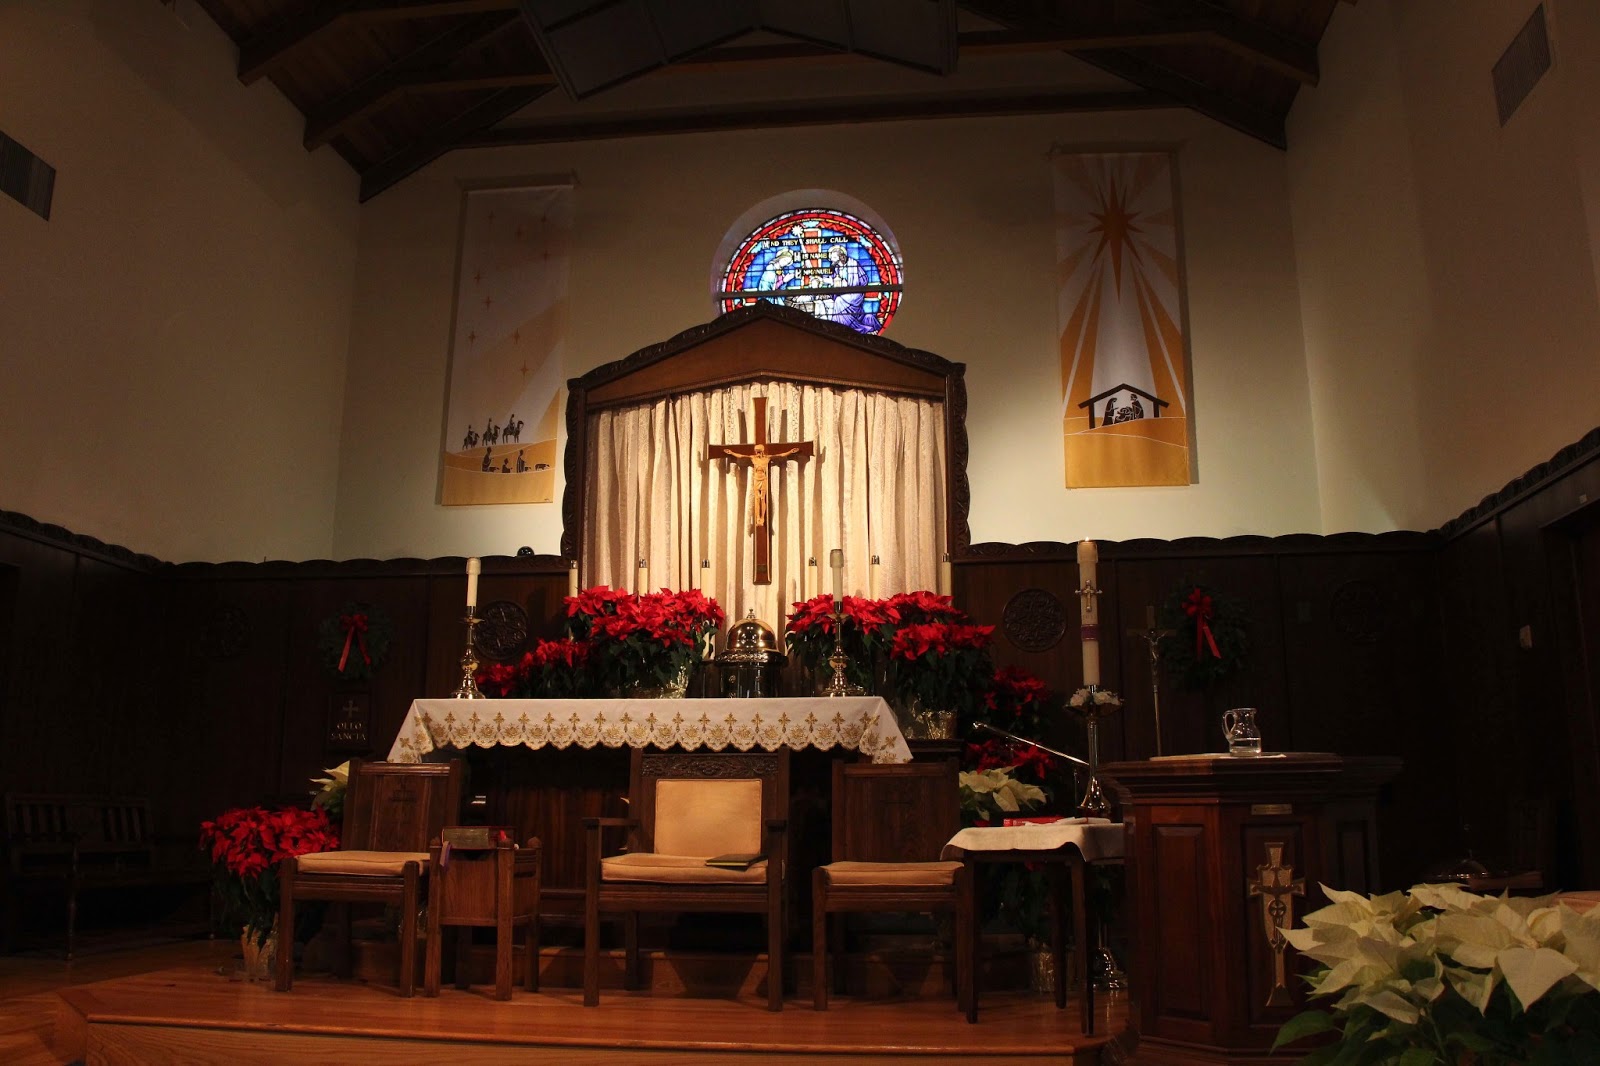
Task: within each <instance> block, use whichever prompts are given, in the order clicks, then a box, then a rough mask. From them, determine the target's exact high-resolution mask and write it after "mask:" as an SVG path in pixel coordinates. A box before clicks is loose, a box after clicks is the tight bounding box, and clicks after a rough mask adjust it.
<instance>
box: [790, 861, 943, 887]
mask: <svg viewBox="0 0 1600 1066" xmlns="http://www.w3.org/2000/svg"><path fill="white" fill-rule="evenodd" d="M959 869H961V864H960V863H959V862H833V863H829V864H828V865H827V866H824V867H822V872H823V873H824V874H825V875H826V876H827V878H828V881H829V883H830V884H835V885H876V886H882V887H886V888H921V887H927V886H931V885H953V884H955V881H956V871H957V870H959Z"/></svg>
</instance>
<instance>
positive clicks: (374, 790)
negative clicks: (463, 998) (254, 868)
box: [274, 759, 465, 996]
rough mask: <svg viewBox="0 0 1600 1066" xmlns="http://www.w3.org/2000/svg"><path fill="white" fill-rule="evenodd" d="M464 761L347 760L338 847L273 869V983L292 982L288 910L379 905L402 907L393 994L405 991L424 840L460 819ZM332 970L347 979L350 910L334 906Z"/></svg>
mask: <svg viewBox="0 0 1600 1066" xmlns="http://www.w3.org/2000/svg"><path fill="white" fill-rule="evenodd" d="M464 777H465V774H464V771H463V763H462V761H461V760H460V759H451V760H450V761H449V762H447V763H389V762H373V763H368V762H362V761H361V760H360V759H351V760H350V779H349V784H348V786H347V787H346V790H345V797H344V828H343V830H342V831H341V832H340V836H339V850H338V851H324V852H314V853H312V854H309V855H301V856H300V857H299V858H298V859H285V860H284V861H283V865H282V866H281V867H280V868H279V870H278V895H279V903H278V959H277V971H278V972H277V976H276V980H275V982H274V987H275V988H276V989H277V990H278V991H279V992H287V991H288V990H289V989H290V988H292V987H293V985H294V961H293V951H294V912H295V905H296V904H298V903H300V902H301V901H303V900H326V901H328V902H333V903H344V904H349V903H384V904H389V905H392V906H394V907H397V908H398V909H399V911H400V974H399V992H400V995H402V996H410V995H412V994H413V992H415V990H416V979H417V911H418V908H419V907H420V905H421V902H422V884H423V877H424V875H425V874H426V873H427V871H428V845H429V843H430V842H431V841H432V840H433V839H434V838H435V837H437V836H438V835H439V833H440V831H441V830H442V829H443V828H444V827H445V826H446V825H453V824H455V823H456V822H458V821H459V820H460V808H461V789H462V783H463V778H464ZM340 910H341V913H340V916H339V921H340V925H339V956H338V962H337V968H336V970H335V973H337V974H338V975H339V976H340V977H349V976H350V973H351V964H350V925H351V923H350V910H349V908H348V907H343V908H341V909H340Z"/></svg>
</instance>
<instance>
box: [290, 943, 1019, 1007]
mask: <svg viewBox="0 0 1600 1066" xmlns="http://www.w3.org/2000/svg"><path fill="white" fill-rule="evenodd" d="M354 947H355V957H354V974H355V977H356V978H357V979H359V980H363V981H366V982H369V983H371V984H376V985H393V984H394V982H395V968H396V966H397V965H398V960H397V959H396V954H397V950H396V945H395V944H394V943H392V942H388V943H385V942H382V941H358V942H356V944H355V945H354ZM422 954H423V953H422V951H420V950H419V951H418V952H417V957H418V963H417V966H418V969H417V978H416V980H417V987H418V988H421V987H422V978H423V973H422V968H421V966H422V962H421V960H422ZM639 961H640V969H641V971H642V972H641V974H640V978H641V986H642V988H643V989H645V990H648V991H650V992H651V993H653V994H655V995H668V996H702V997H717V996H725V997H732V996H755V997H761V998H765V996H766V994H767V993H766V989H767V956H766V953H765V952H761V953H751V952H728V953H724V952H704V951H680V950H654V951H648V950H647V951H643V952H642V953H641V956H640V960H639ZM829 961H830V965H831V966H834V967H837V966H839V965H843V966H844V968H845V969H844V974H845V976H844V987H845V990H846V992H847V993H848V994H850V995H855V996H863V997H865V998H868V999H886V998H892V997H897V996H904V997H918V998H935V999H936V998H939V997H949V996H953V994H954V993H953V991H952V990H953V988H954V980H955V975H954V968H953V960H952V959H951V958H950V956H949V955H948V954H947V953H945V952H942V951H939V950H930V949H928V948H924V947H917V946H906V947H895V946H881V947H877V948H873V949H871V950H866V951H860V952H850V953H847V954H846V955H845V956H844V958H843V960H842V963H841V960H839V959H830V960H829ZM1031 961H1032V960H1031V958H1030V956H1029V954H1028V953H1027V952H1026V951H1025V950H1022V949H1021V948H1020V947H1017V948H1009V947H1007V948H1004V949H1001V950H995V951H991V952H986V953H985V955H984V957H983V960H982V962H981V964H980V969H979V974H978V977H979V984H980V987H981V988H982V989H984V991H985V992H989V991H995V992H1017V991H1025V990H1026V989H1027V988H1028V983H1029V976H1030V969H1031ZM467 962H468V967H469V970H468V975H467V979H468V982H469V983H470V984H474V985H483V984H489V983H492V982H493V980H494V947H493V945H492V944H484V943H475V944H473V946H472V948H471V949H470V951H469V953H468V956H467ZM524 965H525V964H524V962H523V951H522V949H521V947H520V946H518V947H517V948H516V949H515V950H514V952H513V972H514V973H515V974H517V975H518V977H517V980H518V981H519V982H520V981H521V975H522V974H524V973H526V972H527V971H526V970H525V969H524ZM785 969H786V970H787V976H786V979H785V982H784V988H785V995H786V996H787V997H789V998H799V999H803V1000H804V1001H805V1002H806V1003H810V1002H811V973H812V965H811V954H810V952H798V953H791V954H790V955H789V956H788V959H787V965H786V966H785ZM296 980H298V978H296ZM539 982H540V987H541V988H578V987H581V986H582V984H583V950H582V949H581V948H576V947H559V948H549V947H546V948H543V949H542V950H541V951H540V953H539ZM446 984H448V982H446ZM600 987H601V990H602V994H605V993H607V992H609V991H611V990H613V989H614V990H618V991H620V990H622V988H623V955H622V952H621V951H620V950H606V951H602V952H601V953H600Z"/></svg>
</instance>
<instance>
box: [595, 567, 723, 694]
mask: <svg viewBox="0 0 1600 1066" xmlns="http://www.w3.org/2000/svg"><path fill="white" fill-rule="evenodd" d="M566 603H567V623H568V628H569V629H570V630H571V632H572V635H573V637H574V638H576V639H580V640H586V641H587V642H588V644H589V656H590V660H591V662H592V664H593V667H594V671H595V675H596V677H597V678H598V679H599V681H600V683H601V685H602V686H604V687H605V688H607V689H610V690H615V691H617V692H628V691H629V690H631V689H634V688H638V687H654V688H672V687H674V686H675V685H677V684H680V683H681V682H682V681H683V680H684V679H685V678H686V677H687V674H688V670H689V668H690V667H691V666H692V665H693V664H694V662H695V660H697V659H700V658H701V657H702V656H703V655H704V653H705V651H706V650H707V649H708V648H709V647H711V644H712V642H713V641H714V639H715V636H716V632H717V630H718V629H719V628H720V627H721V626H722V621H723V619H724V618H725V617H726V616H725V615H724V614H723V611H722V608H721V607H720V606H718V605H717V601H716V600H714V599H711V598H710V597H708V596H706V595H705V594H703V593H702V592H700V590H698V589H688V590H686V591H683V592H672V591H669V590H667V589H662V590H661V591H660V592H648V593H644V594H642V595H637V596H636V595H633V594H632V593H628V592H619V591H617V590H614V589H610V588H607V587H605V586H603V585H602V586H598V587H596V588H592V589H588V590H586V591H584V592H581V593H579V594H578V595H576V596H570V597H568V598H567V601H566Z"/></svg>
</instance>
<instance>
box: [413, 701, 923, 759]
mask: <svg viewBox="0 0 1600 1066" xmlns="http://www.w3.org/2000/svg"><path fill="white" fill-rule="evenodd" d="M574 746H576V747H579V748H593V747H596V746H604V747H607V748H622V747H629V748H644V747H656V748H671V747H675V746H676V747H680V748H683V749H684V750H685V751H695V750H698V749H702V748H703V749H706V750H709V751H724V750H727V749H729V748H732V749H734V750H737V751H750V750H751V749H752V748H761V749H762V750H764V751H776V750H777V749H778V748H780V747H786V748H791V749H800V748H808V747H810V748H817V749H820V750H822V751H828V750H830V749H833V748H847V749H850V750H853V751H858V752H860V753H861V754H862V755H864V756H866V757H868V758H869V759H871V760H872V761H873V762H879V763H894V762H910V761H911V749H910V747H909V746H908V745H907V744H906V738H905V735H904V734H902V733H901V732H900V726H899V723H898V722H897V721H896V720H895V716H894V712H893V711H892V710H890V708H889V705H888V704H887V703H885V702H884V700H883V698H882V697H881V696H847V697H840V698H832V699H827V698H821V697H814V698H790V699H681V700H671V699H665V700H658V699H650V700H644V699H616V700H414V701H412V704H411V709H410V711H408V712H407V713H406V717H405V721H404V722H402V723H401V725H400V732H399V734H398V735H397V736H396V737H395V741H394V744H393V746H392V747H390V749H389V761H390V762H421V761H422V759H423V758H424V757H425V756H426V755H428V753H430V752H432V751H435V750H437V749H439V748H445V747H449V748H460V749H467V748H471V747H479V748H494V747H513V748H514V747H524V748H529V749H534V750H537V749H540V748H545V747H550V748H557V749H562V748H569V747H574Z"/></svg>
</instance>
